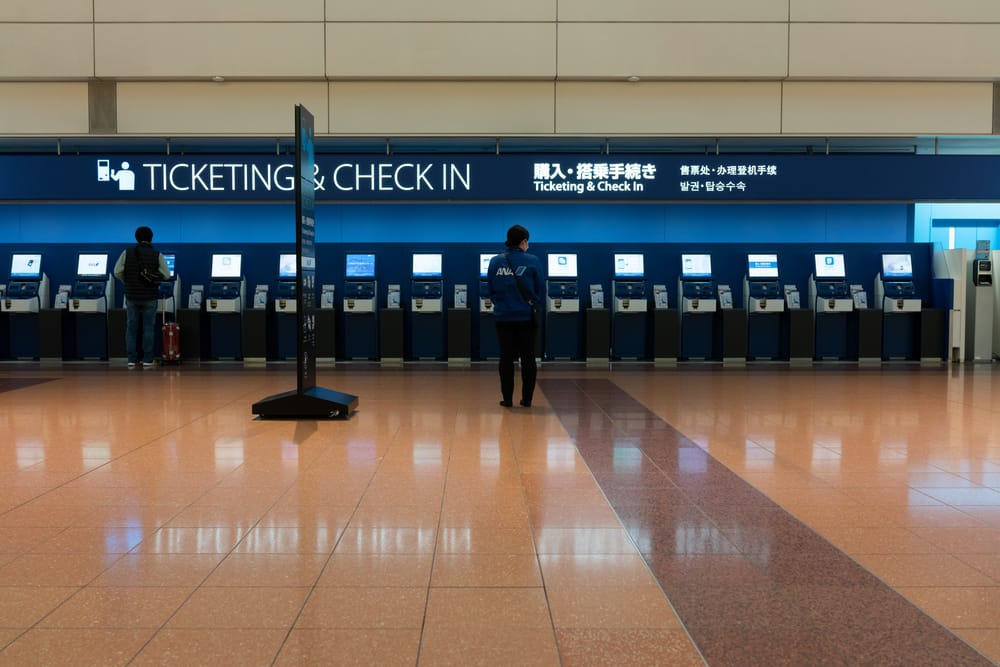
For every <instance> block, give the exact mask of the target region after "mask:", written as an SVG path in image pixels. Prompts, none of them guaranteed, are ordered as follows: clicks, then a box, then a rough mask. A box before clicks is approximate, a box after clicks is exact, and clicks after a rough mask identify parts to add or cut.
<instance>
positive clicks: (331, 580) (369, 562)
mask: <svg viewBox="0 0 1000 667" xmlns="http://www.w3.org/2000/svg"><path fill="white" fill-rule="evenodd" d="M432 562H433V556H432V555H431V554H333V555H332V556H330V560H329V561H327V564H326V567H325V568H324V569H323V574H322V575H320V578H319V581H318V582H317V583H316V585H317V586H361V587H370V586H409V587H421V588H427V586H429V585H430V579H431V563H432Z"/></svg>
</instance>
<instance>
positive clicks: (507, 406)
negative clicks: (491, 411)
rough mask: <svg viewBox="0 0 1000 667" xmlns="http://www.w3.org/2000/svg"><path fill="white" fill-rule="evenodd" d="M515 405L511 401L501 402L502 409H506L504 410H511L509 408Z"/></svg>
mask: <svg viewBox="0 0 1000 667" xmlns="http://www.w3.org/2000/svg"><path fill="white" fill-rule="evenodd" d="M513 405H514V404H513V403H511V402H510V401H500V406H501V407H504V408H509V407H511V406H513Z"/></svg>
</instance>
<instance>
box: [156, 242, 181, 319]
mask: <svg viewBox="0 0 1000 667" xmlns="http://www.w3.org/2000/svg"><path fill="white" fill-rule="evenodd" d="M163 259H164V261H166V263H167V271H169V273H170V277H169V278H167V279H166V280H164V281H162V282H161V283H160V287H159V293H158V294H157V301H156V312H158V313H171V314H175V315H176V314H177V304H179V303H180V302H181V279H180V276H178V275H177V255H175V254H174V253H172V252H170V253H163Z"/></svg>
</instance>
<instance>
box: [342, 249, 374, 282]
mask: <svg viewBox="0 0 1000 667" xmlns="http://www.w3.org/2000/svg"><path fill="white" fill-rule="evenodd" d="M344 276H345V277H347V278H374V277H375V255H374V254H373V253H370V252H369V253H348V255H347V264H346V265H345V270H344Z"/></svg>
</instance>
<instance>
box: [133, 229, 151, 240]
mask: <svg viewBox="0 0 1000 667" xmlns="http://www.w3.org/2000/svg"><path fill="white" fill-rule="evenodd" d="M135 240H136V241H138V242H139V243H152V242H153V230H152V229H150V228H149V227H147V226H145V225H143V226H142V227H138V228H136V230H135Z"/></svg>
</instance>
